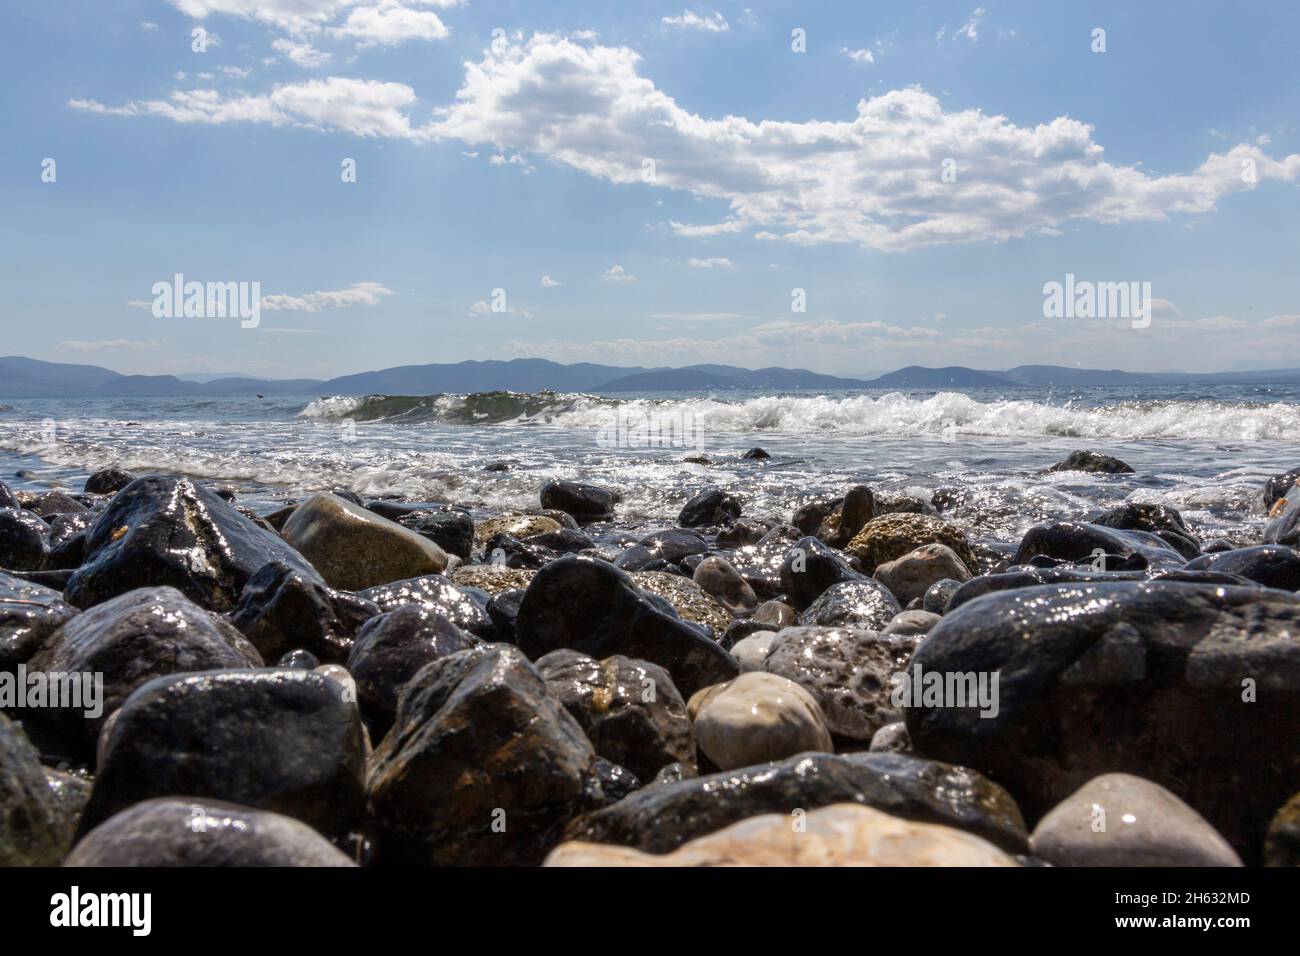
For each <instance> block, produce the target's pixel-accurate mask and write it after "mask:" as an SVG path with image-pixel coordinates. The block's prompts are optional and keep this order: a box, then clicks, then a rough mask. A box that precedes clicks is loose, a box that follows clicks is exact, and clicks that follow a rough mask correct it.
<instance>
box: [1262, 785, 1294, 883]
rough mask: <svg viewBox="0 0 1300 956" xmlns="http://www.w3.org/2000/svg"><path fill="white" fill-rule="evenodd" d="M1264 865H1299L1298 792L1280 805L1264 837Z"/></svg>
mask: <svg viewBox="0 0 1300 956" xmlns="http://www.w3.org/2000/svg"><path fill="white" fill-rule="evenodd" d="M1264 865H1265V866H1300V793H1297V794H1296V795H1295V796H1293V797H1292V798H1291V799H1290V800H1288V801H1287V802H1286V803H1284V804H1283V805H1282V808H1281V809H1280V810H1278V811H1277V813H1276V814H1274V816H1273V820H1272V822H1271V823H1269V825H1268V835H1267V836H1266V837H1265V838H1264Z"/></svg>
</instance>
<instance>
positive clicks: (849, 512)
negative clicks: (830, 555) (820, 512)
mask: <svg viewBox="0 0 1300 956" xmlns="http://www.w3.org/2000/svg"><path fill="white" fill-rule="evenodd" d="M876 513H877V512H876V497H875V495H874V494H873V493H872V491H871V489H870V488H868V487H867V486H866V485H855V486H854V487H852V488H850V489H849V490H848V493H847V494H845V496H844V497H843V498H841V499H839V501H838V503H837V504H836V505H835V508H834V509H833V510H832V511H831V513H830V514H829V515H827V516H826V517H825V518H824V519H823V520H822V521H821V523H820V524H819V525H818V526H817V529H816V531H814V532H812V533H814V534H816V536H817V537H819V538H821V539H822V540H823V541H825V542H826V543H827V544H829V545H830V546H831V547H832V548H844V547H847V545H848V543H849V542H850V541H852V540H853V538H854V536H855V535H856V534H857V533H858V532H859V531H861V530H862V528H863V527H864V526H865V525H866V523H867V522H868V521H870V520H871V519H872V518H874V517H875V516H876Z"/></svg>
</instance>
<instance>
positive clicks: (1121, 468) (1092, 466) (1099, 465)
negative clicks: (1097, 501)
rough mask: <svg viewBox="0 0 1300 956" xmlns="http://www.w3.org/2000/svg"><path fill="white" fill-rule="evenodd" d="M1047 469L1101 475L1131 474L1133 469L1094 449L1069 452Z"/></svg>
mask: <svg viewBox="0 0 1300 956" xmlns="http://www.w3.org/2000/svg"><path fill="white" fill-rule="evenodd" d="M1047 471H1088V472H1094V473H1096V474H1103V475H1131V474H1133V469H1132V468H1130V467H1129V466H1128V465H1126V464H1125V463H1124V462H1122V461H1120V460H1119V459H1118V458H1112V457H1111V456H1110V455H1102V454H1099V453H1098V452H1095V451H1074V452H1070V454H1069V455H1067V456H1066V457H1065V459H1064V460H1062V461H1058V462H1057V463H1056V464H1055V465H1053V466H1052V467H1051V468H1048V469H1047Z"/></svg>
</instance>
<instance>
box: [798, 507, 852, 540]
mask: <svg viewBox="0 0 1300 956" xmlns="http://www.w3.org/2000/svg"><path fill="white" fill-rule="evenodd" d="M843 503H844V499H843V498H833V499H830V500H828V501H810V502H808V504H806V505H803V506H801V507H799V508H796V509H795V512H794V514H792V515H791V516H790V524H792V525H794V527H796V528H798V529H799V533H800V534H804V535H808V534H816V533H817V529H818V528H820V527H821V525H822V522H823V521H825V520H826V519H827V518H829V517H830V516H831V515H832V514H833V513H834V512H835V509H836V508H838V507H839V506H840V505H842V504H843Z"/></svg>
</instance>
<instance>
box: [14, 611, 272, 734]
mask: <svg viewBox="0 0 1300 956" xmlns="http://www.w3.org/2000/svg"><path fill="white" fill-rule="evenodd" d="M261 666H262V658H261V656H260V655H259V654H258V653H257V650H256V649H255V648H254V647H253V645H251V644H250V643H249V642H248V641H247V640H246V639H245V638H244V636H243V635H242V634H240V633H239V631H237V630H236V629H235V628H234V626H233V625H231V624H230V623H229V622H228V621H226V619H225V618H223V617H221V615H219V614H215V613H213V612H211V611H207V610H204V609H203V608H201V607H199V606H198V605H196V604H193V603H192V602H190V601H189V600H187V599H186V598H185V596H184V595H183V594H181V593H180V592H179V591H177V590H175V589H174V588H169V587H161V588H140V589H138V590H135V591H130V592H128V593H126V594H123V595H121V596H120V597H116V598H113V599H112V600H110V601H106V602H104V603H103V604H98V605H96V606H95V607H93V608H91V609H90V610H88V611H83V612H82V613H80V614H78V615H77V616H76V617H74V618H72V619H70V620H69V621H67V622H66V623H65V624H64V625H63V626H62V627H60V628H59V629H58V630H57V631H55V632H54V633H53V634H52V635H51V636H50V637H49V639H48V640H47V641H46V642H45V645H44V646H43V647H42V648H41V650H40V651H39V652H37V654H36V655H35V656H34V657H33V658H32V659H31V660H30V661H29V662H28V670H29V671H38V670H39V671H63V672H69V673H80V674H95V673H102V674H103V679H104V688H103V701H102V704H103V710H102V712H101V713H100V714H98V715H96V716H93V717H87V716H85V713H84V711H85V710H86V709H87V708H86V707H84V706H83V707H81V708H74V707H64V708H52V707H51V708H46V709H44V710H41V711H39V712H38V713H37V714H35V715H34V716H33V720H34V721H36V722H39V723H40V724H42V725H48V726H49V727H50V729H51V730H53V731H55V732H56V733H57V734H58V736H59V737H60V739H61V740H62V742H63V743H65V744H66V746H68V747H69V748H70V752H72V753H80V754H85V753H90V752H93V750H94V747H95V739H96V737H97V736H98V734H99V727H100V724H102V723H103V721H104V720H105V719H106V718H107V717H108V715H109V714H111V713H112V712H113V711H115V710H116V709H117V708H118V707H120V706H122V702H123V701H125V700H126V698H127V697H128V696H129V695H130V694H131V692H132V691H134V690H135V689H136V688H137V687H139V686H140V685H141V684H144V683H146V682H147V681H149V680H151V679H152V678H155V677H161V676H165V675H168V674H177V673H181V672H184V671H201V670H214V669H218V668H223V669H225V668H244V667H250V668H251V667H261Z"/></svg>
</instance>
